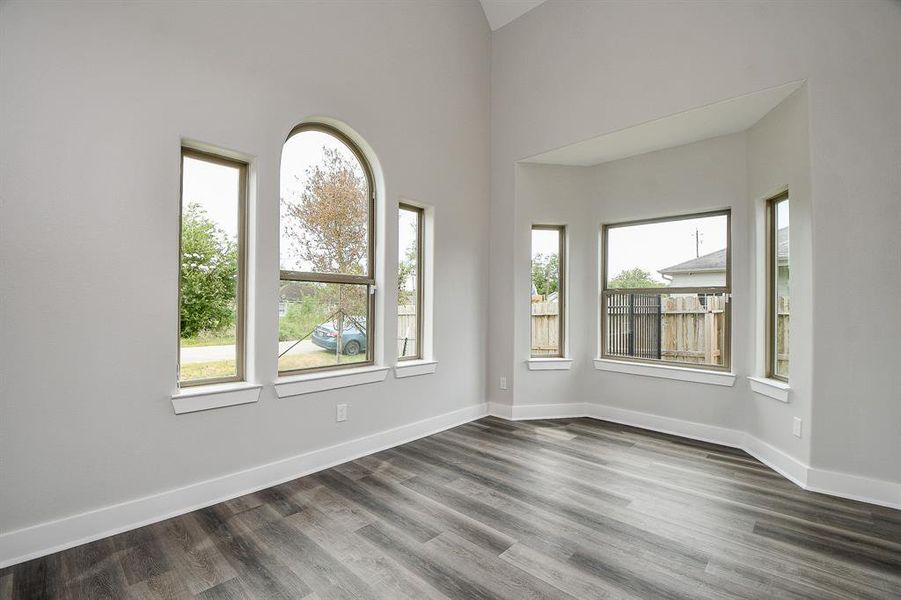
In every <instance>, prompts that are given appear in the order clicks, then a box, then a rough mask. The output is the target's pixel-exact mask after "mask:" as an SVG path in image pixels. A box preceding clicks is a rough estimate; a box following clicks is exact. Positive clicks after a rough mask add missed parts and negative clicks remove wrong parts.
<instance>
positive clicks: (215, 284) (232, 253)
mask: <svg viewBox="0 0 901 600" xmlns="http://www.w3.org/2000/svg"><path fill="white" fill-rule="evenodd" d="M246 196H247V164H246V163H243V162H239V161H235V160H231V159H227V158H223V157H221V156H216V155H213V154H208V153H205V152H199V151H197V150H192V149H189V148H182V153H181V236H180V252H179V258H180V261H179V264H180V269H179V273H180V277H179V311H180V315H179V361H178V365H179V369H178V380H179V385H181V386H190V385H199V384H207V383H220V382H226V381H241V380H243V379H244V256H245V248H244V244H245V242H244V222H245V211H246V204H247V202H246Z"/></svg>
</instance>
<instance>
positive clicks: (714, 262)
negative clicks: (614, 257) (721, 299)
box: [657, 227, 788, 275]
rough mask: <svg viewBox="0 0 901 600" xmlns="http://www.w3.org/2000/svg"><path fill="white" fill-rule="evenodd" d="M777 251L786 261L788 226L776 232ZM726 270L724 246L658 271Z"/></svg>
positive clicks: (779, 258)
mask: <svg viewBox="0 0 901 600" xmlns="http://www.w3.org/2000/svg"><path fill="white" fill-rule="evenodd" d="M776 252H777V255H776V258H777V259H778V261H779V262H780V263H784V262H785V261H786V258H787V257H788V227H783V228H782V229H780V230H779V231H778V232H777V233H776ZM725 270H726V249H725V248H723V249H722V250H717V251H716V252H711V253H710V254H705V255H704V256H699V257H698V258H693V259H691V260H686V261H685V262H681V263H679V264H677V265H673V266H671V267H667V268H665V269H660V270H659V271H657V272H658V273H660V274H661V275H675V274H676V273H703V272H708V273H710V272H713V273H716V272H719V271H725Z"/></svg>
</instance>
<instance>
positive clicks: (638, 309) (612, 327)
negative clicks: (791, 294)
mask: <svg viewBox="0 0 901 600" xmlns="http://www.w3.org/2000/svg"><path fill="white" fill-rule="evenodd" d="M602 237H603V242H602V244H603V249H604V261H603V290H602V292H601V355H602V357H604V358H610V359H620V360H629V361H639V362H642V361H643V362H659V363H667V364H678V365H682V366H688V367H703V368H715V369H728V368H729V340H730V304H729V299H730V292H731V281H732V276H731V254H730V251H729V238H730V213H729V211H718V212H711V213H704V214H698V215H690V216H680V217H671V218H662V219H651V220H644V221H633V222H629V223H617V224H615V225H605V226H604V227H603V235H602Z"/></svg>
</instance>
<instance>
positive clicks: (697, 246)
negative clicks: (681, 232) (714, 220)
mask: <svg viewBox="0 0 901 600" xmlns="http://www.w3.org/2000/svg"><path fill="white" fill-rule="evenodd" d="M701 235H702V234H701V232H700V231H699V230H698V228H697V227H695V234H694V238H695V258H700V256H701Z"/></svg>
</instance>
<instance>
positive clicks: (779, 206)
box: [766, 192, 791, 381]
mask: <svg viewBox="0 0 901 600" xmlns="http://www.w3.org/2000/svg"><path fill="white" fill-rule="evenodd" d="M788 206H789V204H788V192H785V193H783V194H780V195H778V196H776V197H774V198H771V199H770V200H769V201H768V202H767V253H766V254H767V336H766V337H767V377H772V378H773V379H780V380H782V381H788V365H789V358H788V355H789V350H788V339H789V335H788V333H789V313H790V305H791V301H790V299H791V285H790V283H791V282H790V271H789V218H788V212H789V210H788Z"/></svg>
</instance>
